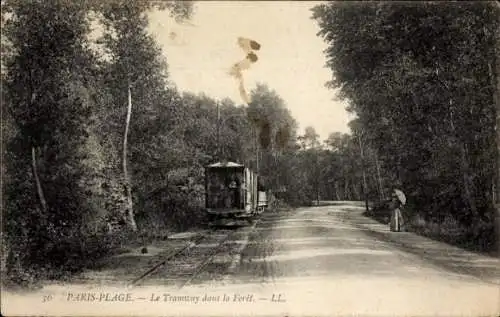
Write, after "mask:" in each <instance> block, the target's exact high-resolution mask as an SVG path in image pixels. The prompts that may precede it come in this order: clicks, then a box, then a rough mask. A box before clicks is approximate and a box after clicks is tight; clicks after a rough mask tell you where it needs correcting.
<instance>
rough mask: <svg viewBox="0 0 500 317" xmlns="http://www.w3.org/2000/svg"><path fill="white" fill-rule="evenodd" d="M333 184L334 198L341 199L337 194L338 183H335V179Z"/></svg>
mask: <svg viewBox="0 0 500 317" xmlns="http://www.w3.org/2000/svg"><path fill="white" fill-rule="evenodd" d="M333 186H334V188H335V198H336V199H337V200H341V199H340V196H339V187H338V183H337V181H335V182H334V183H333Z"/></svg>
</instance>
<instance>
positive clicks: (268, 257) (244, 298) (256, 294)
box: [9, 203, 500, 316]
mask: <svg viewBox="0 0 500 317" xmlns="http://www.w3.org/2000/svg"><path fill="white" fill-rule="evenodd" d="M362 211H363V204H361V203H337V204H335V205H329V206H319V207H311V208H300V209H297V210H294V211H289V212H280V213H272V212H270V213H267V214H265V215H263V217H262V219H261V220H260V222H258V223H257V224H256V225H255V227H253V228H251V230H249V229H248V228H247V229H246V231H245V232H247V233H248V234H247V235H235V237H237V238H235V239H234V241H231V243H232V244H231V245H235V246H237V249H238V252H239V254H237V256H236V257H230V258H227V257H226V258H227V263H226V265H221V267H224V270H225V272H221V274H219V275H218V278H217V280H209V279H207V280H205V281H203V283H196V284H194V285H192V286H190V287H189V288H183V289H174V288H168V287H167V285H166V283H165V284H163V285H162V279H161V278H158V279H156V280H153V281H154V285H144V286H142V287H138V288H134V289H131V290H124V288H123V287H119V286H114V287H106V288H104V287H101V288H99V287H93V288H91V287H89V286H81V285H80V286H76V285H64V286H57V285H53V286H51V287H46V288H45V292H46V293H45V295H44V296H47V294H51V295H52V298H53V299H52V301H51V302H49V303H48V304H47V303H42V302H41V300H40V296H42V295H40V294H32V295H31V299H32V301H33V302H32V304H30V305H27V297H26V296H25V297H21V296H17V297H16V296H11V297H10V304H9V306H10V307H14V305H21V306H18V307H23V309H24V310H25V311H26V309H32V310H33V311H34V312H36V313H38V314H43V313H45V314H48V315H56V314H59V315H60V314H64V313H66V314H67V312H68V311H71V312H78V313H79V314H82V315H101V316H102V315H122V316H124V315H176V316H177V315H184V316H205V315H217V316H226V315H229V314H231V315H235V314H237V315H241V316H246V315H253V316H303V315H308V316H338V315H342V316H345V315H356V316H409V315H411V316H430V315H433V316H498V315H499V314H498V313H499V312H500V307H499V305H500V290H499V284H498V279H497V278H498V275H497V276H496V277H495V276H494V275H495V274H493V276H492V274H491V272H494V273H495V272H498V271H495V267H496V266H498V264H499V262H498V259H495V258H488V257H484V256H479V255H475V254H470V253H467V252H465V251H461V250H459V249H457V248H453V247H450V246H447V245H445V244H439V243H434V242H429V241H430V240H428V239H425V238H421V237H418V236H416V235H414V234H412V233H391V232H389V231H388V228H386V226H383V225H380V224H376V223H375V222H374V221H373V220H371V219H368V218H365V217H363V216H362V215H361V214H362ZM377 230H378V231H379V234H381V235H380V236H377V235H376V234H374V232H375V231H377ZM384 234H385V236H384V237H386V238H382V235H384ZM394 241H396V242H398V241H410V242H408V243H409V244H411V243H413V244H415V245H417V244H419V245H420V244H422V243H423V242H422V241H424V242H425V241H427V242H426V243H429V245H428V247H427V246H426V248H425V249H426V250H429V252H430V250H432V252H431V253H430V257H429V256H427V257H426V256H425V254H418V252H410V251H409V249H408V246H407V247H402V246H401V245H399V244H398V243H395V242H394ZM415 247H417V246H415ZM420 247H421V245H420ZM457 250H458V251H457ZM232 253H234V249H233V250H232ZM424 253H425V252H424ZM457 254H458V255H457ZM439 255H442V257H441V258H442V259H441V260H440V261H441V262H439V261H437V262H436V261H434V260H436V259H437V258H438V257H439ZM459 255H462V256H463V257H464V258H466V259H465V260H462V261H461V262H460V266H462V268H463V267H464V266H466V265H471V266H474V267H475V268H476V269H477V268H483V269H484V270H485V272H486V273H488V272H489V273H488V274H489V275H488V274H484V276H483V275H481V274H479V275H478V274H472V273H471V274H464V273H463V270H462V271H461V270H458V269H453V267H454V265H455V264H456V263H455V262H453V261H450V260H449V259H448V260H447V259H446V257H448V258H452V257H454V258H456V257H458V256H459ZM220 258H225V257H224V256H221V257H220ZM445 260H446V261H448V262H450V263H449V264H450V265H449V266H446V265H441V263H444V262H443V261H445ZM457 263H458V262H457ZM467 263H469V264H467ZM455 266H456V265H455ZM471 269H472V267H471ZM221 276H223V278H220V277H221ZM47 292H48V293H47ZM79 293H83V294H87V297H85V296H83V297H82V296H81V297H78V296H79V295H78V294H79ZM125 293H126V294H125ZM88 294H94V297H96V298H97V297H99V296H101V297H102V296H108V295H102V294H110V295H109V299H110V300H109V301H106V300H104V302H103V301H97V300H90V299H91V295H88ZM99 294H100V295H99ZM117 294H121V295H120V296H122V297H117V296H118V295H117ZM127 294H128V295H127ZM113 296H115V297H113ZM127 296H129V299H130V301H127V300H126V299H127ZM104 298H106V297H104ZM113 298H115V301H113V300H112V299H113ZM119 298H121V299H122V300H119ZM82 299H83V300H82ZM70 309H71V310H70Z"/></svg>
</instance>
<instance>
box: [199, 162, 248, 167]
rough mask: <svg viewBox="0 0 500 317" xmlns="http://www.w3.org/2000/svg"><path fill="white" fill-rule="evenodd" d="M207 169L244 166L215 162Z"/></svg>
mask: <svg viewBox="0 0 500 317" xmlns="http://www.w3.org/2000/svg"><path fill="white" fill-rule="evenodd" d="M207 167H244V165H242V164H238V163H235V162H217V163H213V164H210V165H208V166H207Z"/></svg>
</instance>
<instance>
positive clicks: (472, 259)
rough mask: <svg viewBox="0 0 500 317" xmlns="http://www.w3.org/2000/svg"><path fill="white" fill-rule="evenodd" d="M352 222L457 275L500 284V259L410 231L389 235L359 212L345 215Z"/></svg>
mask: <svg viewBox="0 0 500 317" xmlns="http://www.w3.org/2000/svg"><path fill="white" fill-rule="evenodd" d="M348 215H349V218H350V220H351V221H352V223H353V224H354V225H355V226H357V227H359V228H361V229H364V230H365V232H366V233H367V234H368V235H371V236H372V237H374V238H377V239H379V240H381V241H385V242H389V243H391V244H393V245H396V246H398V247H399V248H400V249H401V250H403V251H405V252H408V253H411V254H414V255H417V256H419V257H420V258H422V259H425V260H426V261H429V262H431V263H433V264H435V265H438V266H441V267H443V268H445V269H448V270H450V271H454V272H456V273H459V274H465V275H470V276H474V277H476V278H478V279H480V280H482V281H484V282H487V283H491V284H496V285H500V259H498V258H495V257H492V256H486V255H481V254H478V253H473V252H470V251H466V250H464V249H461V248H458V247H455V246H452V245H449V244H447V243H444V242H439V241H436V240H432V239H430V238H427V237H423V236H420V235H417V234H415V233H412V232H391V231H390V230H389V226H387V225H383V224H380V223H378V222H377V221H375V220H373V219H371V218H369V217H366V216H364V215H362V210H361V209H360V210H356V211H354V210H350V212H348Z"/></svg>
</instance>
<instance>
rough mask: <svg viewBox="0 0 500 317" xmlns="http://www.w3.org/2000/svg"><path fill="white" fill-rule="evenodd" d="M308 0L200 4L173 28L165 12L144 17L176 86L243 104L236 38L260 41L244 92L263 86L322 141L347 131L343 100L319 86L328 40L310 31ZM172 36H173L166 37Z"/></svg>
mask: <svg viewBox="0 0 500 317" xmlns="http://www.w3.org/2000/svg"><path fill="white" fill-rule="evenodd" d="M315 4H316V3H314V2H308V1H304V2H302V1H299V2H287V1H272V2H271V1H267V2H257V1H244V2H237V1H220V2H219V1H206V2H203V1H200V2H197V3H196V7H195V12H194V16H193V18H192V20H191V23H192V25H179V24H177V23H175V22H174V21H173V20H172V19H170V18H169V14H168V12H166V11H155V12H153V13H152V14H151V16H150V31H151V33H152V34H153V35H154V36H155V37H156V38H157V40H158V42H159V44H160V45H161V48H162V51H163V53H164V55H165V56H166V58H167V62H168V64H169V73H170V78H171V80H172V81H173V82H174V83H175V84H176V85H177V87H178V88H179V89H181V90H182V91H190V92H193V93H205V94H206V95H208V96H211V97H213V98H216V99H219V100H221V99H224V98H227V97H229V98H231V99H232V100H233V101H235V102H236V103H237V104H243V100H242V99H241V97H240V95H239V91H238V83H237V81H236V80H235V79H234V78H232V77H231V76H229V75H228V71H229V69H230V67H231V66H232V65H233V64H234V63H236V62H238V61H240V60H242V59H243V58H244V57H245V53H244V52H243V51H242V50H241V49H240V48H239V46H238V45H237V42H236V41H237V38H238V37H239V36H241V37H246V38H250V39H253V40H255V41H257V42H258V43H260V44H261V48H260V50H259V51H258V52H257V55H258V58H259V59H258V61H257V62H256V63H255V64H253V65H252V67H251V68H250V69H249V70H247V71H245V72H244V74H243V76H244V80H245V86H246V89H247V91H251V90H252V89H254V88H255V87H256V85H257V84H258V83H265V84H267V85H268V86H269V87H270V88H271V89H272V90H275V91H276V92H277V93H278V95H280V96H281V97H282V98H283V99H284V101H285V104H286V106H287V107H288V108H289V109H290V111H291V113H292V115H293V117H294V118H295V119H296V120H297V122H298V123H299V129H300V130H299V132H300V133H303V130H304V128H305V127H307V126H313V127H314V128H315V129H316V132H317V133H318V134H319V135H320V137H321V139H326V138H327V137H328V135H329V134H330V133H331V132H337V131H338V132H346V133H347V132H349V128H348V126H347V123H348V121H349V120H350V118H351V116H350V115H349V114H348V113H347V111H346V110H345V107H346V105H347V104H346V102H342V101H339V100H336V92H335V91H333V90H329V89H327V88H326V87H325V83H326V82H327V81H328V80H330V79H331V71H330V70H329V69H327V68H326V67H325V63H326V58H325V55H324V53H323V51H324V50H325V49H326V47H327V45H326V43H325V42H324V41H323V39H322V38H320V37H318V36H316V34H317V32H318V31H319V27H318V26H317V24H316V22H315V21H314V20H312V19H311V18H310V17H311V11H310V8H311V7H313V6H314V5H315ZM171 32H174V33H175V35H176V36H175V39H172V38H171V36H170V35H171Z"/></svg>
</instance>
